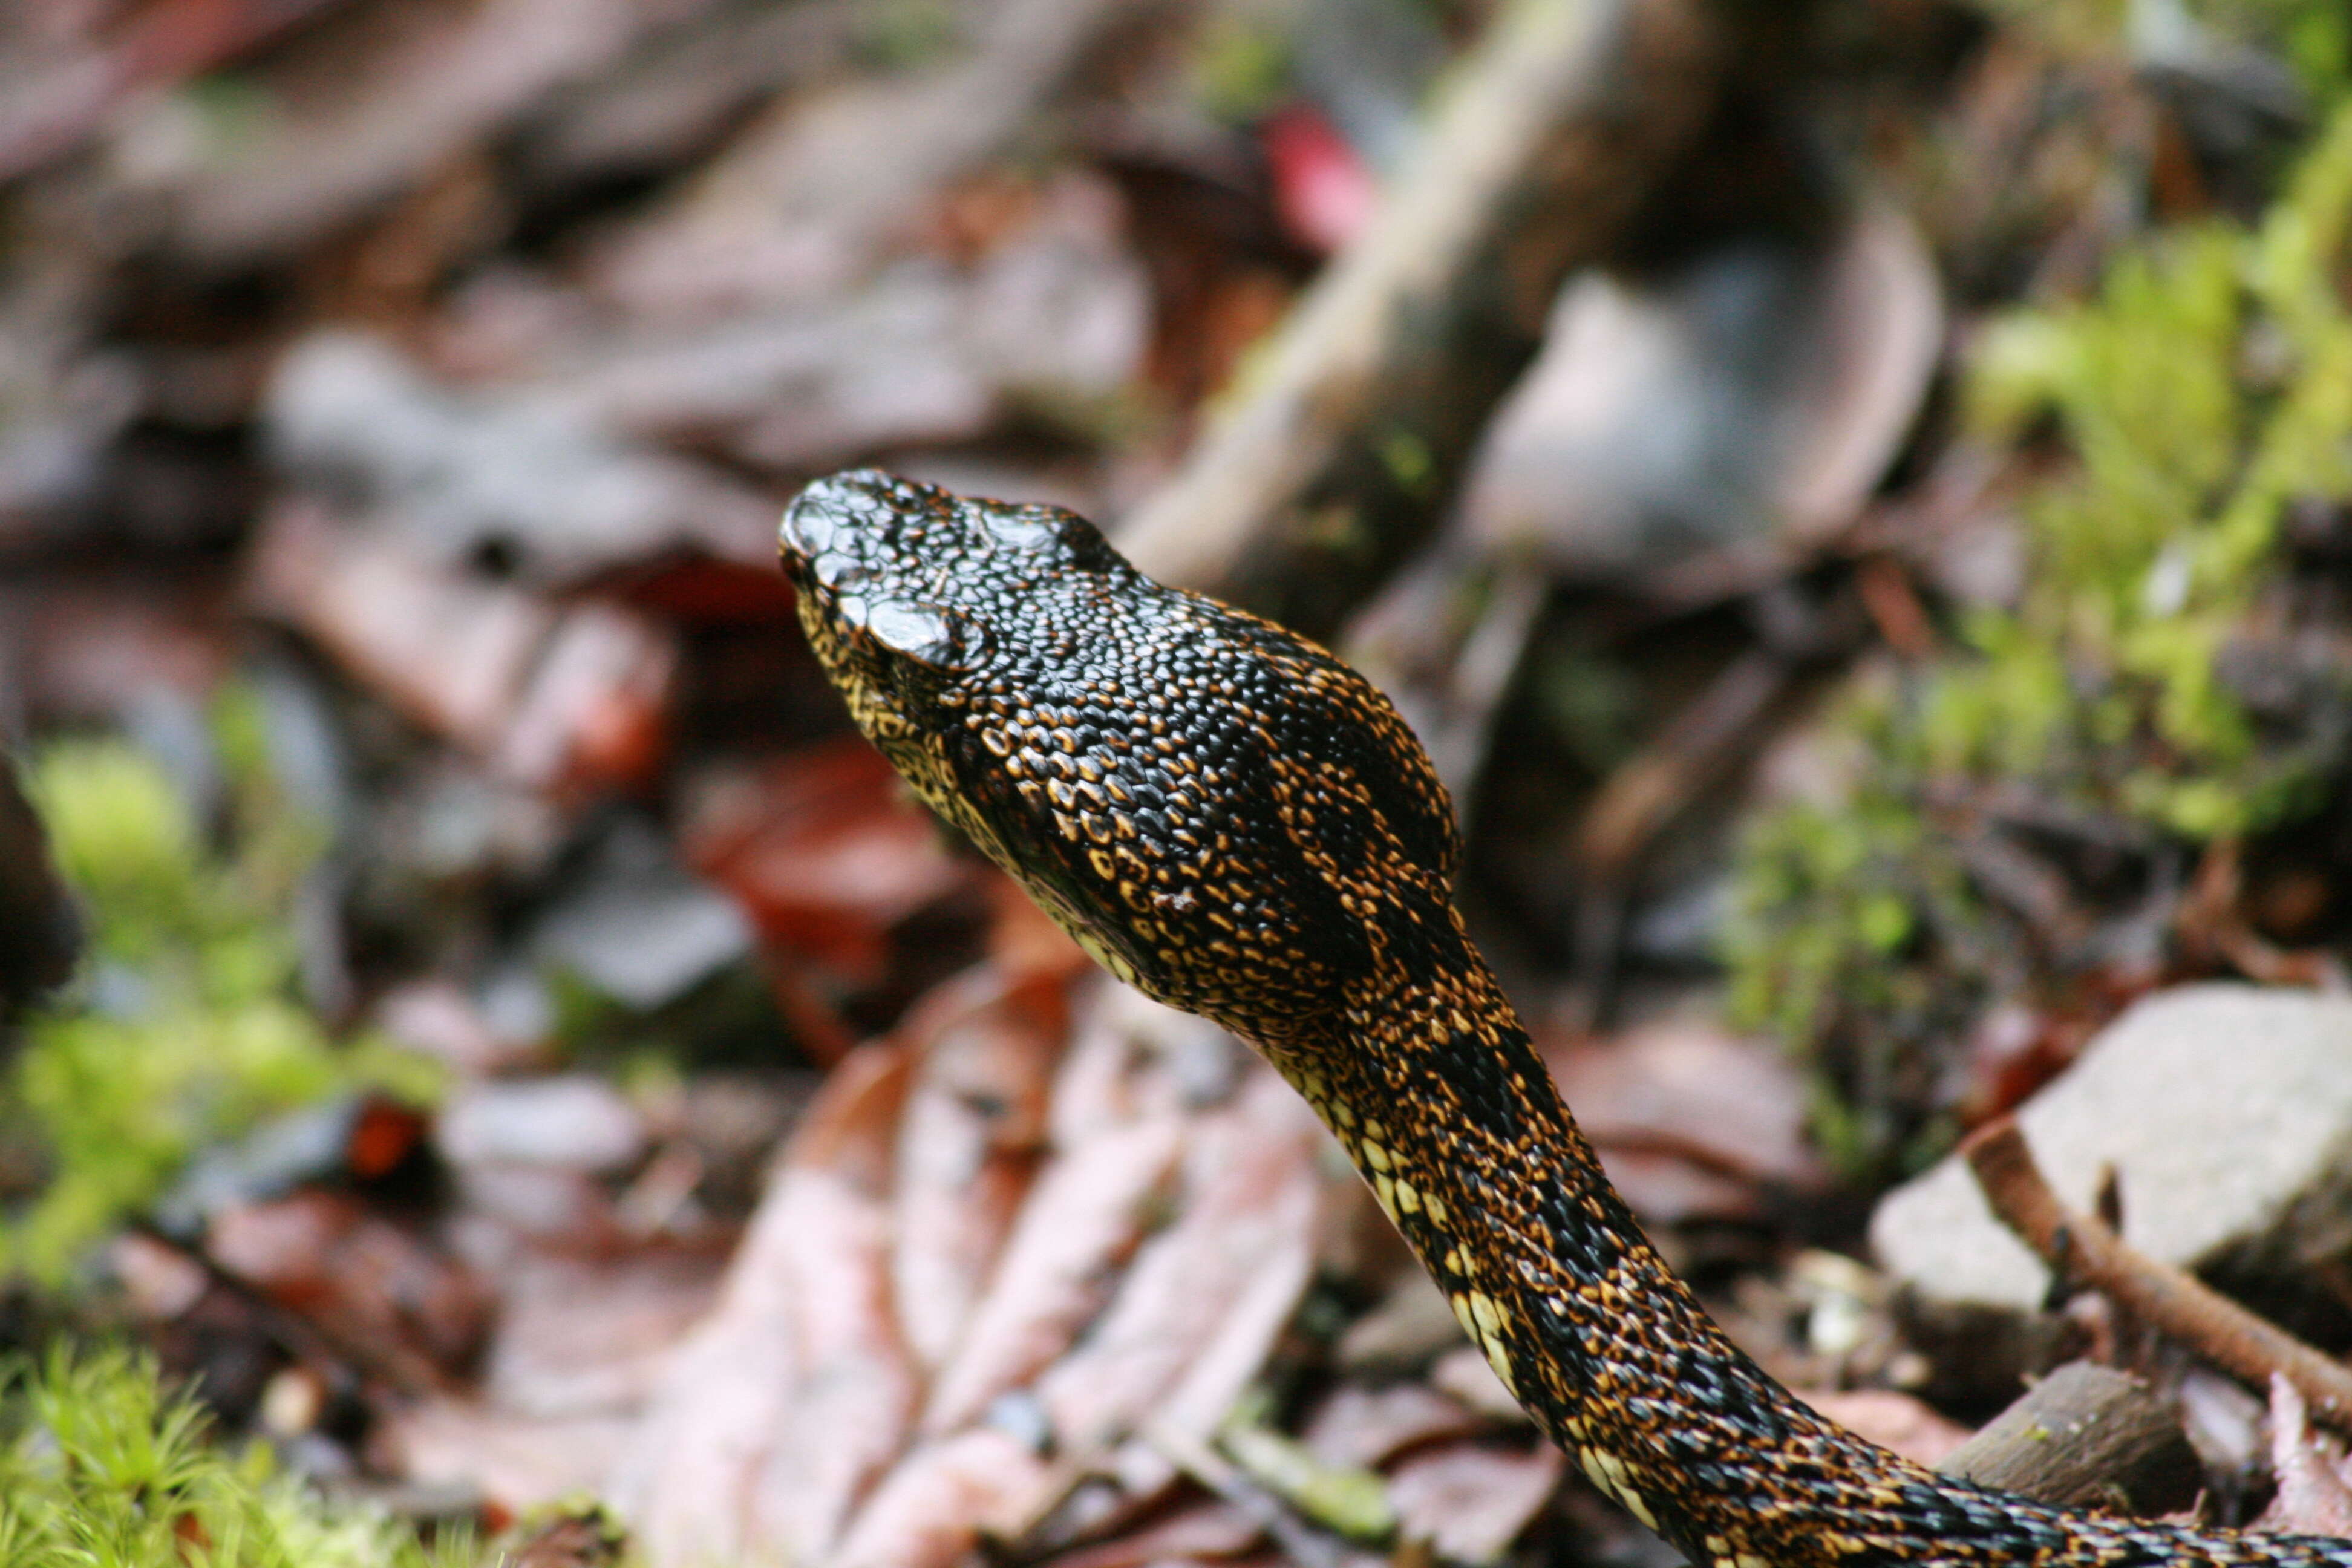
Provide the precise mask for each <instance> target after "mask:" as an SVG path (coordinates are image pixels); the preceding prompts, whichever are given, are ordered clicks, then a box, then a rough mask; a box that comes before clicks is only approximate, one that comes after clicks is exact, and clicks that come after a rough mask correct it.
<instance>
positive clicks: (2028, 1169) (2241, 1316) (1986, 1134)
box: [1960, 1116, 2352, 1432]
mask: <svg viewBox="0 0 2352 1568" xmlns="http://www.w3.org/2000/svg"><path fill="white" fill-rule="evenodd" d="M1960 1150H1961V1152H1962V1153H1963V1154H1965V1155H1966V1156H1967V1157H1968V1162H1969V1170H1971V1171H1973V1172H1974V1173H1976V1178H1977V1184H1978V1186H1979V1187H1980V1188H1982V1189H1983V1191H1984V1195H1985V1202H1986V1203H1987V1204H1989V1205H1991V1207H1992V1212H1993V1214H1994V1215H1996V1216H1997V1217H1998V1218H1999V1219H2000V1222H2001V1223H2002V1224H2003V1225H2005V1226H2008V1227H2009V1228H2010V1229H2011V1231H2013V1232H2015V1233H2016V1235H2017V1237H2018V1239H2019V1240H2021V1241H2022V1242H2024V1243H2025V1245H2026V1246H2028V1247H2032V1249H2033V1251H2034V1254H2035V1255H2036V1256H2037V1257H2039V1258H2041V1259H2042V1261H2043V1262H2044V1263H2046V1264H2048V1265H2049V1266H2050V1268H2051V1271H2052V1272H2053V1274H2055V1275H2056V1276H2057V1277H2058V1278H2059V1279H2062V1280H2064V1281H2065V1282H2067V1283H2068V1284H2071V1285H2079V1286H2084V1287H2087V1288H2089V1289H2095V1290H2099V1291H2103V1292H2105V1294H2106V1295H2107V1296H2109V1297H2110V1298H2112V1299H2113V1300H2115V1301H2116V1303H2117V1304H2118V1305H2120V1306H2122V1307H2123V1308H2125V1309H2126V1310H2128V1311H2130V1312H2132V1313H2133V1314H2135V1315H2136V1316H2137V1317H2138V1318H2139V1319H2140V1320H2141V1321H2143V1322H2146V1323H2147V1324H2148V1325H2149V1326H2150V1327H2152V1328H2155V1329H2158V1330H2159V1331H2162V1332H2164V1333H2166V1334H2168V1335H2170V1336H2171V1337H2172V1338H2173V1339H2175V1340H2178V1341H2179V1342H2180V1343H2181V1344H2183V1345H2185V1346H2187V1347H2188V1348H2189V1350H2190V1351H2192V1352H2195V1353H2196V1354H2198V1355H2200V1356H2201V1357H2203V1358H2204V1359H2205V1360H2207V1361H2209V1362H2211V1363H2213V1364H2214V1365H2215V1366H2218V1367H2220V1368H2221V1369H2222V1370H2223V1371H2225V1372H2227V1373H2231V1375H2232V1376H2234V1377H2237V1378H2240V1379H2242V1381H2244V1382H2245V1383H2247V1384H2251V1385H2252V1386H2253V1387H2256V1388H2264V1387H2267V1386H2268V1385H2269V1384H2270V1380H2271V1376H2272V1374H2273V1373H2277V1374H2279V1375H2280V1376H2283V1377H2284V1378H2285V1379H2286V1380H2287V1381H2288V1382H2289V1383H2291V1384H2294V1387H2295V1390H2296V1391H2297V1392H2298V1393H2300V1394H2302V1395H2303V1396H2304V1398H2305V1399H2306V1400H2308V1401H2309V1402H2310V1405H2311V1408H2312V1413H2313V1414H2314V1415H2317V1416H2318V1417H2319V1418H2320V1419H2321V1420H2323V1421H2326V1423H2327V1424H2328V1425H2329V1426H2334V1427H2336V1429H2337V1430H2338V1431H2343V1432H2352V1369H2347V1368H2346V1367H2345V1366H2343V1365H2342V1364H2340V1363H2337V1362H2335V1361H2333V1360H2330V1359H2329V1358H2328V1357H2326V1356H2325V1355H2323V1354H2321V1353H2320V1352H2318V1351H2316V1350H2314V1349H2313V1348H2312V1347H2311V1346H2309V1345H2307V1344H2305V1343H2304V1342H2302V1341H2301V1340H2298V1339H2296V1338H2295V1337H2294V1335H2292V1334H2289V1333H2287V1332H2286V1331H2284V1330H2283V1329H2280V1328H2278V1327H2277V1326H2275V1325H2274V1324H2271V1323H2267V1322H2264V1321H2263V1320H2262V1319H2260V1318H2258V1317H2256V1316H2254V1315H2253V1314H2252V1312H2249V1311H2247V1310H2245V1309H2244V1308H2243V1307H2241V1306H2239V1305H2238V1304H2237V1303H2236V1302H2234V1301H2231V1300H2228V1299H2227V1298H2226V1297H2223V1296H2221V1294H2219V1293H2218V1292H2216V1291H2214V1290H2213V1289H2210V1288H2209V1287H2207V1286H2206V1285H2204V1284H2203V1283H2201V1282H2200V1281H2199V1280H2197V1279H2192V1278H2191V1277H2190V1276H2189V1275H2188V1274H2185V1273H2183V1272H2182V1271H2181V1270H2179V1269H2178V1268H2172V1267H2170V1266H2169V1265H2168V1264H2164V1263H2159V1262H2158V1261H2157V1260H2156V1259H2155V1258H2150V1257H2148V1256H2147V1254H2145V1253H2143V1252H2140V1251H2139V1250H2137V1248H2135V1247H2131V1246H2129V1245H2128V1244H2126V1242H2125V1241H2124V1240H2123V1238H2122V1237H2118V1236H2117V1235H2116V1233H2115V1232H2114V1231H2113V1230H2112V1229H2110V1228H2108V1226H2106V1225H2105V1224H2103V1223H2102V1222H2101V1221H2099V1220H2098V1219H2096V1218H2095V1217H2093V1216H2092V1215H2084V1214H2076V1213H2074V1211H2073V1210H2071V1209H2069V1208H2068V1207H2067V1206H2066V1205H2065V1204H2064V1203H2063V1202H2062V1201H2061V1200H2060V1198H2059V1196H2058V1194H2056V1193H2055V1192H2053V1191H2052V1190H2051V1187H2050V1184H2049V1182H2048V1181H2047V1180H2046V1179H2045V1178H2044V1177H2043V1176H2042V1168H2041V1167H2040V1166H2039V1165H2038V1164H2036V1163H2034V1159H2033V1151H2032V1150H2031V1149H2030V1148H2028V1147H2027V1146H2026V1142H2025V1135H2024V1133H2023V1132H2022V1131H2020V1130H2019V1128H2018V1125H2017V1122H2016V1120H2015V1119H2014V1118H2013V1117H2008V1116H2004V1117H2001V1118H2000V1119H1999V1120H1997V1121H1991V1122H1989V1123H1987V1124H1986V1125H1985V1126H1983V1127H1980V1128H1979V1129H1978V1130H1977V1131H1975V1132H1974V1133H1972V1134H1970V1135H1969V1140H1968V1142H1965V1143H1963V1144H1962V1145H1961V1146H1960Z"/></svg>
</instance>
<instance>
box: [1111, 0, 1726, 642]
mask: <svg viewBox="0 0 2352 1568" xmlns="http://www.w3.org/2000/svg"><path fill="white" fill-rule="evenodd" d="M1728 52H1729V40H1728V38H1727V30H1726V28H1725V26H1722V25H1721V24H1720V23H1719V22H1718V20H1717V17H1716V16H1715V15H1714V13H1713V9H1712V7H1711V6H1710V5H1708V4H1707V3H1706V0H1617V3H1613V4H1601V3H1599V0H1517V4H1515V5H1512V6H1511V7H1510V8H1509V9H1508V10H1507V12H1506V13H1505V15H1504V16H1502V18H1501V19H1500V20H1498V21H1497V22H1496V24H1495V25H1494V26H1492V27H1491V28H1490V29H1489V31H1488V34H1487V37H1486V39H1485V41H1484V42H1483V43H1482V44H1481V45H1480V46H1479V47H1478V48H1477V49H1476V50H1475V53H1474V54H1473V55H1472V57H1471V58H1470V59H1469V60H1468V61H1467V62H1465V65H1464V66H1463V68H1462V69H1461V71H1460V73H1459V75H1458V76H1457V77H1456V79H1454V81H1453V82H1452V84H1451V86H1450V89H1449V90H1448V91H1447V92H1446V94H1445V97H1444V103H1443V106H1442V107H1441V109H1440V110H1439V111H1438V113H1437V116H1436V119H1435V121H1434V123H1433V125H1432V126H1431V128H1430V131H1429V133H1428V137H1427V140H1426V142H1424V144H1423V147H1422V148H1421V151H1420V156H1419V158H1418V160H1417V162H1416V163H1415V164H1414V166H1413V167H1412V170H1411V171H1409V172H1408V173H1407V174H1405V175H1403V176H1402V179H1401V181H1400V183H1399V184H1398V185H1397V187H1396V189H1395V191H1394V193H1393V195H1391V198H1390V200H1389V201H1388V203H1387V204H1386V205H1385V206H1384V207H1383V209H1382V211H1381V216H1380V218H1379V220H1378V221H1377V223H1376V225H1375V226H1374V227H1373V229H1372V230H1371V231H1370V233H1369V234H1368V235H1367V236H1366V237H1365V238H1364V239H1363V240H1362V241H1361V242H1360V243H1359V244H1357V245H1356V246H1354V247H1352V248H1350V249H1349V251H1348V253H1347V254H1346V255H1345V256H1343V257H1342V258H1340V259H1339V260H1338V261H1337V262H1335V263H1334V264H1333V265H1332V267H1331V268H1330V270H1329V271H1328V273H1326V274H1325V276H1324V277H1323V278H1322V279H1320V280H1319V281H1318V283H1317V284H1316V286H1315V288H1314V289H1313V290H1312V291H1311V292H1310V293H1309V294H1308V295H1307V298H1306V299H1305V300H1303V301H1301V303H1300V304H1299V306H1298V308H1297V310H1296V311H1295V312H1294V313H1293V315H1292V317H1291V320H1290V321H1289V322H1288V324H1287V325H1286V327H1285V328H1284V329H1283V331H1282V333H1281V336H1280V337H1279V338H1278V339H1277V341H1276V343H1275V344H1274V346H1273V347H1272V349H1271V350H1270V351H1268V353H1267V355H1266V363H1265V368H1264V369H1263V370H1262V371H1260V372H1259V373H1257V374H1256V376H1255V379H1254V384H1252V385H1251V386H1249V388H1248V390H1247V392H1246V395H1245V400H1244V402H1242V403H1241V404H1240V405H1239V406H1237V407H1236V408H1235V409H1234V412H1233V413H1232V415H1231V416H1229V417H1228V418H1227V419H1225V420H1224V421H1223V423H1222V424H1221V425H1220V426H1217V428H1215V429H1214V430H1213V432H1212V433H1211V434H1210V435H1209V437H1207V438H1206V439H1205V440H1203V441H1202V442H1201V444H1200V445H1199V446H1198V447H1196V448H1195V450H1194V452H1193V455H1192V459H1191V461H1190V462H1189V463H1188V464H1187V466H1186V467H1185V468H1184V469H1183V471H1182V472H1181V473H1180V474H1178V475H1177V477H1176V478H1175V479H1174V480H1173V481H1172V482H1171V483H1170V484H1169V485H1168V487H1167V488H1166V489H1163V490H1162V491H1161V492H1160V494H1159V495H1158V496H1156V497H1155V498H1154V499H1153V500H1151V501H1150V503H1149V504H1148V505H1147V506H1146V507H1145V508H1144V510H1142V511H1141V512H1140V513H1139V515H1137V516H1136V517H1135V518H1133V519H1132V520H1131V521H1130V522H1129V525H1128V526H1127V527H1126V528H1125V529H1124V530H1123V531H1122V532H1121V535H1120V543H1121V545H1122V546H1123V547H1124V548H1125V549H1126V551H1127V552H1128V553H1129V555H1130V556H1131V557H1132V558H1133V559H1134V560H1135V563H1136V564H1138V565H1139V566H1141V567H1142V568H1143V569H1144V570H1146V571H1147V572H1150V573H1151V574H1153V575H1155V576H1158V577H1162V578H1166V579H1169V580H1171V581H1174V582H1180V583H1183V584H1189V585H1192V586H1195V587H1202V588H1208V589H1213V590H1215V591H1217V592H1220V593H1223V594H1224V595H1226V596H1228V597H1232V598H1236V599H1239V600H1240V601H1242V602H1243V603H1244V604H1247V605H1251V606H1252V607H1253V608H1255V609H1259V610H1262V611H1265V612H1267V613H1269V614H1272V615H1275V616H1279V617H1280V618H1282V619H1283V620H1285V621H1287V622H1289V623H1291V624H1293V625H1296V626H1302V627H1305V628H1306V629H1307V630H1310V631H1320V632H1328V631H1329V630H1330V628H1331V627H1332V626H1335V625H1336V624H1337V623H1338V622H1339V619H1340V617H1341V616H1344V615H1345V614H1346V612H1347V611H1348V610H1349V609H1350V608H1352V607H1353V606H1354V605H1355V604H1356V603H1357V601H1358V600H1360V598H1362V597H1363V595H1364V594H1365V593H1366V592H1367V591H1368V590H1369V588H1370V585H1371V584H1374V583H1376V582H1378V581H1379V580H1380V579H1381V577H1382V576H1383V575H1385V574H1386V573H1387V572H1388V570H1389V569H1390V568H1391V567H1393V566H1394V565H1395V564H1396V563H1398V562H1399V561H1401V560H1402V558H1403V557H1404V555H1405V554H1406V553H1407V552H1409V551H1410V550H1411V549H1412V547H1413V545H1414V544H1415V543H1417V542H1419V540H1420V539H1421V538H1422V537H1423V534H1424V533H1425V532H1426V531H1427V529H1428V527H1429V525H1430V524H1431V523H1432V522H1433V521H1434V520H1435V518H1436V516H1437V514H1438V512H1439V510H1441V508H1442V505H1443V503H1444V500H1445V498H1446V497H1447V496H1449V495H1451V494H1452V492H1453V490H1454V487H1455V484H1456V482H1457V480H1458V479H1459V477H1460V475H1461V472H1462V469H1463V467H1464V465H1465V462H1466V460H1467V459H1468V457H1469V455H1470V452H1471V449H1472V447H1473V446H1474V445H1475V442H1476V440H1477V437H1478V435H1479V432H1480V431H1481V430H1483V429H1484V428H1485V426H1486V416H1487V415H1488V413H1489V412H1490V411H1491V410H1492V408H1493V407H1494V405H1496V402H1498V401H1499V400H1500V399H1501V397H1502V395H1504V393H1505V392H1507V390H1508V389H1509V388H1510V386H1511V384H1512V383H1513V382H1514V381H1516V380H1517V377H1518V374H1519V372H1520V371H1521V370H1522V369H1524V368H1525V367H1526V365H1527V364H1528V362H1529V361H1530V360H1531V359H1533V357H1534V356H1535V353H1536V350H1537V348H1538V346H1539V345H1540V343H1541V341H1542V335H1543V326H1544V322H1545V320H1546V318H1547V316H1548V314H1549V310H1550V308H1551V303H1552V297H1553V295H1554V294H1555V293H1556V292H1557V291H1558V289H1559V285H1560V282H1561V280H1562V279H1565V278H1566V277H1567V276H1568V275H1569V274H1570V272H1572V271H1573V270H1575V269H1576V268H1579V267H1581V266H1584V265H1587V264H1588V263H1590V262H1591V261H1593V260H1594V259H1596V258H1598V257H1600V256H1601V254H1602V253H1604V252H1605V251H1606V250H1607V249H1608V247H1610V246H1611V245H1612V243H1613V242H1614V241H1615V240H1616V239H1617V238H1618V237H1620V235H1621V234H1622V231H1623V230H1624V228H1625V226H1626V225H1627V224H1628V222H1629V221H1630V219H1631V218H1632V217H1633V214H1634V211H1635V209H1636V207H1637V206H1638V205H1639V203H1640V201H1641V198H1642V197H1643V195H1646V194H1647V193H1648V191H1649V190H1650V188H1651V187H1652V185H1653V184H1654V182H1655V180H1656V178H1657V177H1658V175H1659V174H1661V173H1662V172H1663V171H1664V169H1665V168H1666V167H1667V166H1668V165H1669V164H1670V163H1671V162H1672V161H1673V159H1674V158H1675V155H1676V154H1678V153H1681V152H1682V151H1683V150H1684V149H1685V147H1686V146H1687V145H1688V144H1689V143H1690V142H1692V140H1693V139H1694V138H1695V137H1696V133H1697V132H1698V130H1699V128H1700V127H1701V125H1702V124H1703V123H1704V122H1705V121H1706V117H1707V114H1708V111H1709V110H1711V109H1712V108H1713V106H1714V103H1715V99H1716V83H1717V76H1718V74H1719V72H1720V69H1721V65H1722V60H1723V57H1724V56H1725V55H1726V54H1727V53H1728Z"/></svg>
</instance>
